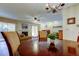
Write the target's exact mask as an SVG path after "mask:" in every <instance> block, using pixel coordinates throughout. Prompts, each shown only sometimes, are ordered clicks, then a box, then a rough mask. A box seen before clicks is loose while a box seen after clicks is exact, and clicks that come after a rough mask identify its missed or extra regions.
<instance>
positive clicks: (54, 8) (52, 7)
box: [45, 3, 65, 13]
mask: <svg viewBox="0 0 79 59" xmlns="http://www.w3.org/2000/svg"><path fill="white" fill-rule="evenodd" d="M64 6H65V3H48V4H47V5H46V8H45V9H46V11H48V12H52V13H56V12H58V11H59V10H61V9H62V8H63V7H64Z"/></svg>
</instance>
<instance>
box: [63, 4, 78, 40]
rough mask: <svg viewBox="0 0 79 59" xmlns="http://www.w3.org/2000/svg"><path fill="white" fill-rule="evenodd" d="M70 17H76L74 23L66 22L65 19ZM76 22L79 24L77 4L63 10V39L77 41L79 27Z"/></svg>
mask: <svg viewBox="0 0 79 59" xmlns="http://www.w3.org/2000/svg"><path fill="white" fill-rule="evenodd" d="M71 17H75V18H76V24H72V25H69V24H67V19H68V18H71ZM77 24H79V4H77V5H73V6H71V7H69V8H65V9H64V10H63V32H64V33H63V34H64V40H72V41H77V36H78V32H79V27H77Z"/></svg>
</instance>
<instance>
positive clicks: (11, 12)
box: [0, 3, 73, 22]
mask: <svg viewBox="0 0 79 59" xmlns="http://www.w3.org/2000/svg"><path fill="white" fill-rule="evenodd" d="M71 5H73V4H66V5H65V7H69V6H71ZM45 6H46V3H9V4H8V3H0V16H4V17H9V18H14V19H18V20H29V21H32V20H33V17H35V16H36V17H38V19H40V21H41V22H48V21H49V22H51V21H53V20H59V21H60V20H62V13H61V12H58V13H56V14H53V13H47V11H46V10H45Z"/></svg>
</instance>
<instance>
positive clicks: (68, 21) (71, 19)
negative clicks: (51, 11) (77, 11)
mask: <svg viewBox="0 0 79 59" xmlns="http://www.w3.org/2000/svg"><path fill="white" fill-rule="evenodd" d="M67 24H75V17H71V18H68V19H67Z"/></svg>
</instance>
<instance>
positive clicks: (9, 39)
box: [2, 32, 20, 56]
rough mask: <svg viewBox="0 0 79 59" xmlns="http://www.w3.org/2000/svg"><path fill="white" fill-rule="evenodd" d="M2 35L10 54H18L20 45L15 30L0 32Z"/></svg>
mask: <svg viewBox="0 0 79 59" xmlns="http://www.w3.org/2000/svg"><path fill="white" fill-rule="evenodd" d="M2 35H3V37H4V38H5V41H6V43H7V44H8V47H9V50H10V51H9V52H10V55H15V56H16V55H19V53H18V47H19V45H20V41H19V37H18V35H17V32H2Z"/></svg>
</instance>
